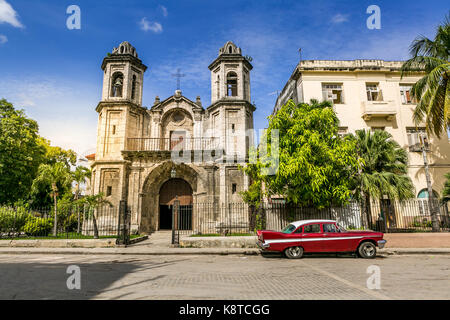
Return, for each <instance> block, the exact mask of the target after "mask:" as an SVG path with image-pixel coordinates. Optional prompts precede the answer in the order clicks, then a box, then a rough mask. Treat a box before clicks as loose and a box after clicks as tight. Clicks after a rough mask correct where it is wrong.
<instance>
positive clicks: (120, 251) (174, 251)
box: [0, 248, 450, 256]
mask: <svg viewBox="0 0 450 320" xmlns="http://www.w3.org/2000/svg"><path fill="white" fill-rule="evenodd" d="M2 254H17V255H20V254H42V255H53V254H59V255H70V254H73V255H137V256H141V255H148V256H151V255H260V254H261V251H260V250H259V249H239V248H236V249H209V248H208V249H197V248H167V249H156V250H139V251H137V250H136V251H134V250H133V249H132V248H115V249H112V248H111V249H105V248H89V249H87V248H85V249H78V248H77V249H76V248H58V249H56V248H47V249H45V248H34V249H33V248H0V255H2ZM378 254H379V255H450V248H448V249H447V248H424V249H421V248H396V249H394V248H393V249H382V250H378Z"/></svg>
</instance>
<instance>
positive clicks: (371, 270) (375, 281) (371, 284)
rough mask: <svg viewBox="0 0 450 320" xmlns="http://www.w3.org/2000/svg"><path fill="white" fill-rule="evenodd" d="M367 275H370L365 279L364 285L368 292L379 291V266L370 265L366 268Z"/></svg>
mask: <svg viewBox="0 0 450 320" xmlns="http://www.w3.org/2000/svg"><path fill="white" fill-rule="evenodd" d="M366 273H367V274H370V276H369V278H367V281H366V285H367V288H368V289H370V290H380V289H381V269H380V267H379V266H376V265H371V266H368V267H367V270H366Z"/></svg>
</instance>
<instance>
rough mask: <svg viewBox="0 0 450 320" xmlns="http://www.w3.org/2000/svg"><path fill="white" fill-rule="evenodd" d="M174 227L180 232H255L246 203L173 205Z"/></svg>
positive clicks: (225, 233) (216, 233)
mask: <svg viewBox="0 0 450 320" xmlns="http://www.w3.org/2000/svg"><path fill="white" fill-rule="evenodd" d="M173 210H174V213H173V219H174V221H175V223H174V228H175V229H176V230H178V231H179V232H180V234H196V235H233V234H235V235H239V234H248V233H250V232H253V230H252V228H251V225H250V214H249V210H250V209H249V207H248V205H247V204H245V203H228V204H224V203H221V204H219V203H194V204H192V205H179V206H174V207H173Z"/></svg>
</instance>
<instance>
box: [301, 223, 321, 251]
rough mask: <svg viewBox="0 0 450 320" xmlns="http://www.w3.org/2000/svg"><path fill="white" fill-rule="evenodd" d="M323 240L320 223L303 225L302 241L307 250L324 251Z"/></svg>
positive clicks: (304, 248)
mask: <svg viewBox="0 0 450 320" xmlns="http://www.w3.org/2000/svg"><path fill="white" fill-rule="evenodd" d="M322 240H323V233H322V230H321V227H320V223H309V224H306V225H304V226H303V234H302V242H301V243H302V247H303V250H304V251H305V252H322V244H321V242H322Z"/></svg>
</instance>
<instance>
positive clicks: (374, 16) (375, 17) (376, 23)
mask: <svg viewBox="0 0 450 320" xmlns="http://www.w3.org/2000/svg"><path fill="white" fill-rule="evenodd" d="M366 13H367V14H370V16H369V17H368V18H367V21H366V25H367V29H369V30H374V29H377V30H380V29H381V9H380V7H379V6H377V5H375V4H373V5H370V6H369V7H367V10H366Z"/></svg>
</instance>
